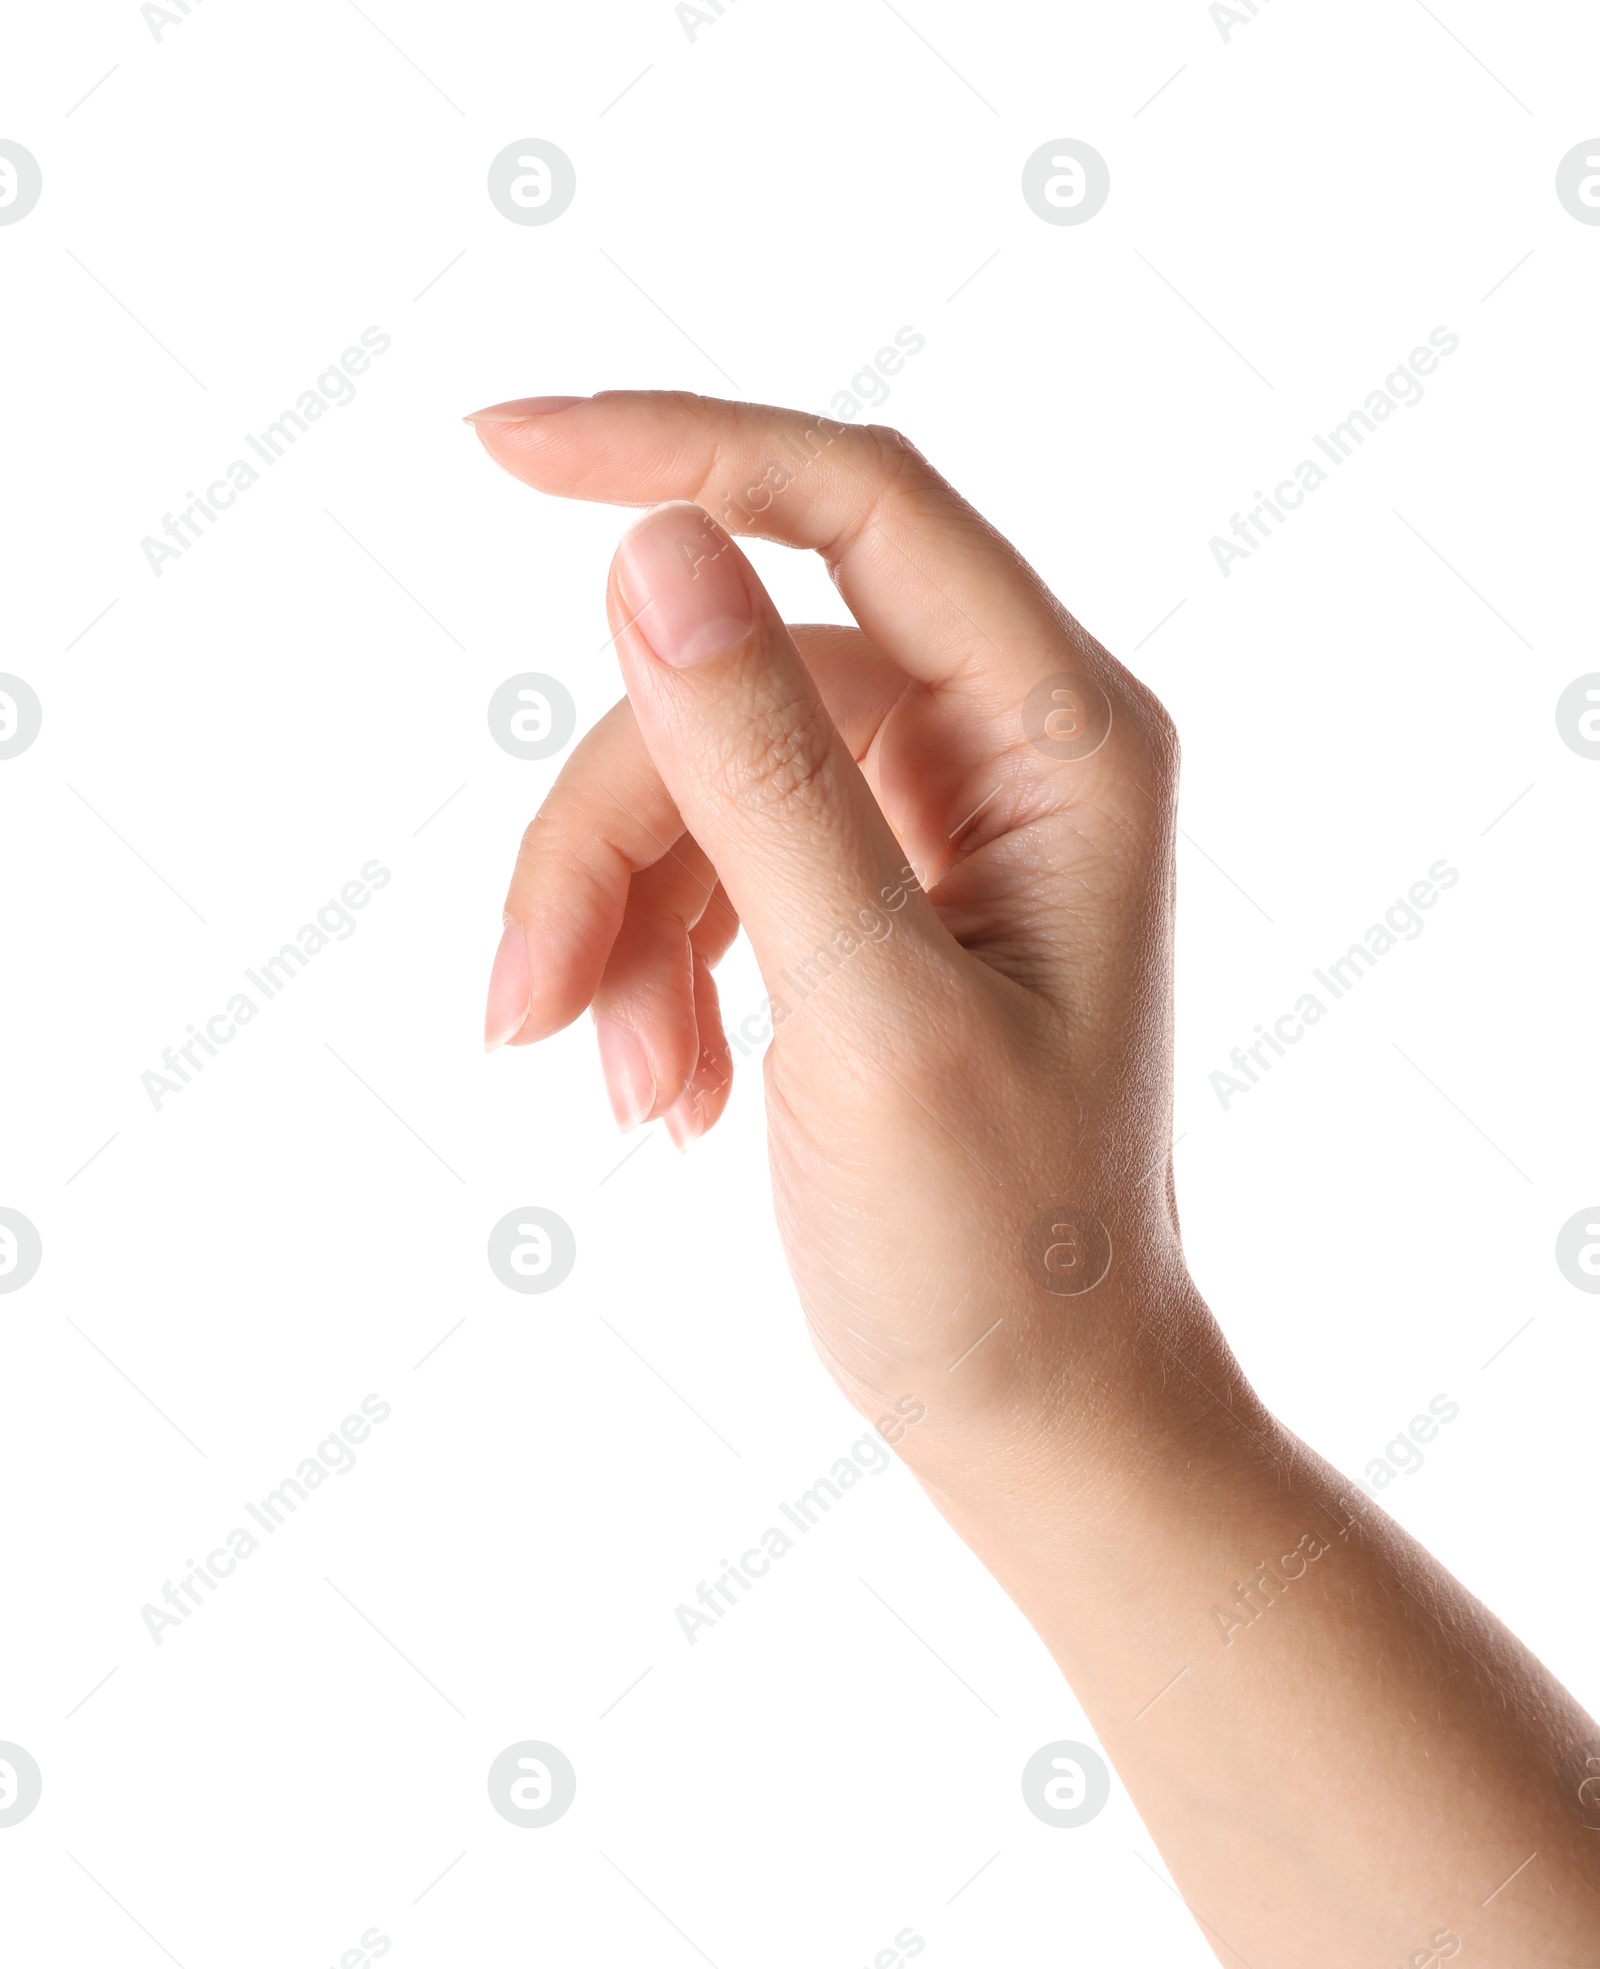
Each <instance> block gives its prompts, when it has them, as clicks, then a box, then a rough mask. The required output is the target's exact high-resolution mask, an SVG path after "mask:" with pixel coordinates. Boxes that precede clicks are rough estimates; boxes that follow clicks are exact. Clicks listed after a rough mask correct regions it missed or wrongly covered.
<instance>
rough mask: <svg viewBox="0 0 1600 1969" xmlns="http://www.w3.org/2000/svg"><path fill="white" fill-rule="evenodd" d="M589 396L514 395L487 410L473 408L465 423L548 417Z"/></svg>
mask: <svg viewBox="0 0 1600 1969" xmlns="http://www.w3.org/2000/svg"><path fill="white" fill-rule="evenodd" d="M588 401H589V399H588V398H587V397H513V398H512V400H511V402H510V403H491V404H490V405H489V407H488V409H487V410H473V411H469V412H468V414H467V415H466V416H465V417H463V418H462V420H461V421H462V423H463V424H521V423H523V422H524V421H525V420H526V419H528V418H530V417H548V416H549V415H550V413H551V412H552V411H553V410H570V409H571V407H572V406H573V404H575V403H587V402H588Z"/></svg>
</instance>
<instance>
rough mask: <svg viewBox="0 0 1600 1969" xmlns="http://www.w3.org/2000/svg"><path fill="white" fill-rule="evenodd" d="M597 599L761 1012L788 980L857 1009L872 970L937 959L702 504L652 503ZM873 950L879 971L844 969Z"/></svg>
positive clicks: (833, 740) (940, 934)
mask: <svg viewBox="0 0 1600 1969" xmlns="http://www.w3.org/2000/svg"><path fill="white" fill-rule="evenodd" d="M608 604H609V607H610V611H611V620H612V624H613V627H614V628H616V630H617V637H616V641H617V650H618V655H619V657H620V659H621V663H622V672H623V680H624V682H625V683H626V685H627V690H628V696H629V698H630V699H631V701H632V704H633V708H634V715H635V717H636V718H637V719H638V722H639V728H640V731H641V732H642V734H643V736H644V741H645V744H646V745H647V746H648V748H649V750H650V754H651V757H652V758H653V759H654V761H655V764H656V768H657V770H658V771H659V772H660V774H661V777H662V778H663V780H665V782H666V784H667V786H668V788H669V789H670V791H671V793H672V796H673V799H674V800H675V802H676V804H677V807H678V811H679V812H680V813H681V814H682V816H683V820H684V825H685V826H686V827H687V828H688V829H689V831H690V833H691V834H692V835H693V836H694V837H695V839H696V840H697V841H698V842H699V843H700V845H701V846H702V847H703V848H704V849H705V850H706V852H707V854H708V855H709V856H710V857H711V860H712V862H713V863H714V864H715V866H716V869H717V872H718V874H719V875H720V876H721V878H722V882H723V885H724V887H725V888H726V889H727V891H728V894H729V897H730V898H731V900H732V902H733V905H734V907H735V909H736V910H737V911H738V913H739V918H740V921H741V922H742V923H743V924H744V925H745V927H746V929H747V930H748V931H749V934H750V941H751V943H752V944H753V945H754V947H755V953H756V958H757V960H758V962H759V963H760V965H761V969H762V973H763V976H764V977H765V979H766V981H767V988H768V990H769V992H771V993H772V994H773V996H774V999H776V998H777V996H778V995H779V992H780V990H781V989H782V987H780V985H779V984H778V980H779V979H780V978H782V977H784V976H785V975H787V980H788V985H789V990H788V991H787V992H786V993H785V996H787V997H790V998H792V997H794V995H795V994H798V995H799V996H806V995H808V994H809V991H810V990H811V989H812V988H814V986H815V985H816V984H819V983H821V982H822V981H823V980H824V979H825V978H830V977H832V976H834V975H835V974H841V976H840V981H841V983H844V982H846V977H845V975H842V974H847V975H848V984H849V989H850V995H851V997H852V999H855V998H858V997H859V995H860V992H861V990H862V988H863V987H867V986H868V980H869V979H876V980H880V981H881V980H882V979H883V977H884V971H883V966H884V964H885V963H887V964H889V965H890V966H892V968H893V970H894V971H895V972H899V973H904V972H905V971H906V970H907V969H908V968H910V967H914V966H917V965H918V964H919V961H925V960H926V959H927V957H928V956H929V955H930V947H931V946H933V945H934V944H940V945H945V946H948V944H949V938H948V935H947V933H946V932H945V930H944V929H943V927H942V925H941V924H940V923H939V921H938V918H937V917H936V915H935V914H934V911H933V909H932V906H931V905H930V904H929V902H928V900H927V898H926V897H925V896H924V895H923V894H922V892H921V890H920V888H919V887H918V886H917V883H916V878H915V876H914V874H913V873H912V871H911V870H910V869H909V867H908V865H907V862H906V857H905V853H904V851H903V850H902V848H901V847H900V845H899V843H898V842H897V841H896V840H895V838H894V835H893V833H892V832H891V830H890V828H889V825H888V822H887V821H886V820H885V819H884V817H883V814H882V812H881V810H880V809H879V807H878V804H877V802H876V800H875V799H874V798H873V796H872V792H871V790H870V788H869V787H868V786H867V783H866V781H865V780H864V779H863V778H862V776H861V771H860V768H859V767H858V766H857V765H856V762H855V759H854V758H853V757H852V756H851V753H850V750H849V747H848V746H847V745H846V744H845V742H844V740H843V739H842V738H841V737H840V735H839V733H838V731H837V730H836V728H835V727H834V724H833V722H832V720H831V719H830V718H829V716H828V713H827V710H826V709H825V707H824V705H823V703H822V699H821V697H820V696H819V695H818V692H817V688H816V686H815V684H814V683H813V682H812V679H811V675H810V673H809V671H808V670H807V669H806V666H805V664H804V662H803V661H802V660H801V657H800V654H799V652H798V650H797V649H796V647H795V644H794V639H793V638H792V637H791V636H790V634H789V631H788V630H787V628H785V626H784V623H783V620H782V618H781V616H780V615H779V614H778V611H777V609H776V607H775V606H774V605H773V602H772V599H771V597H770V596H769V595H768V594H767V591H766V589H765V588H764V587H763V586H762V584H761V581H760V578H759V577H758V575H757V574H756V572H755V569H754V568H753V567H751V565H750V563H749V562H748V561H747V560H746V559H745V557H744V555H743V554H742V553H741V552H740V550H739V549H738V547H736V546H735V545H734V543H733V541H732V540H731V539H730V538H729V537H728V535H727V534H726V533H725V532H724V531H723V530H722V528H721V527H720V526H718V525H717V524H716V522H715V521H714V520H712V519H711V517H710V516H709V515H708V514H707V513H705V512H704V511H703V510H702V509H701V508H700V507H698V506H693V505H687V504H676V503H675V504H672V505H667V506H658V507H657V508H656V509H655V510H654V511H653V512H651V513H649V514H647V515H646V516H645V518H644V519H642V520H641V521H639V523H638V524H637V525H636V526H634V527H633V528H632V529H631V530H630V531H629V532H628V533H627V534H626V535H625V536H624V537H623V539H622V541H621V543H620V545H619V546H618V549H617V554H616V558H615V560H614V561H613V563H612V575H611V586H610V593H609V596H608ZM891 932H892V933H893V934H892V935H891ZM869 946H876V949H874V950H873V953H872V955H873V958H874V962H873V963H871V964H870V965H866V964H863V963H861V962H859V961H856V960H858V959H859V958H860V956H861V954H862V952H863V951H865V950H866V949H868V947H869ZM797 967H798V969H797ZM904 981H905V980H904V979H903V977H902V980H901V982H902V983H903V982H904ZM868 988H870V987H868Z"/></svg>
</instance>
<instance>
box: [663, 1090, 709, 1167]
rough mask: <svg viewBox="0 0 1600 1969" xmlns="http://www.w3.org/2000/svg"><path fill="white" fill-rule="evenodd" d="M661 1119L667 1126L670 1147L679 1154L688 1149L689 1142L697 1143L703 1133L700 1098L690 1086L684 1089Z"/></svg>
mask: <svg viewBox="0 0 1600 1969" xmlns="http://www.w3.org/2000/svg"><path fill="white" fill-rule="evenodd" d="M661 1118H662V1120H663V1121H665V1123H666V1124H667V1133H668V1134H669V1135H670V1136H671V1137H672V1146H673V1147H674V1148H675V1149H677V1150H679V1151H680V1152H681V1151H682V1150H684V1149H686V1148H688V1146H689V1144H690V1143H691V1142H697V1141H699V1139H700V1137H701V1136H702V1135H703V1134H704V1133H705V1128H706V1117H705V1110H704V1109H703V1108H702V1107H701V1105H700V1096H699V1095H698V1094H697V1093H696V1092H695V1090H694V1088H693V1087H692V1086H689V1087H686V1088H684V1090H683V1092H682V1093H681V1094H680V1095H679V1096H678V1098H677V1099H676V1100H675V1101H674V1102H673V1104H672V1106H671V1107H670V1108H668V1109H667V1111H666V1113H665V1114H664V1115H663V1116H662V1117H661Z"/></svg>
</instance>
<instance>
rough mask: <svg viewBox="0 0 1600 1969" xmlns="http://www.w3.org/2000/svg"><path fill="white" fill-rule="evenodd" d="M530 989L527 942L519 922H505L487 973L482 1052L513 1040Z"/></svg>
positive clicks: (524, 1016)
mask: <svg viewBox="0 0 1600 1969" xmlns="http://www.w3.org/2000/svg"><path fill="white" fill-rule="evenodd" d="M530 988H531V984H530V979H529V975H528V939H527V938H526V937H525V936H524V935H523V932H522V925H521V924H520V923H508V924H507V925H506V927H505V929H504V930H503V931H502V933H501V936H500V948H499V949H498V950H497V951H496V952H495V954H494V969H493V970H492V971H490V973H489V1003H488V1005H487V1006H486V1007H485V1009H484V1014H483V1050H484V1051H485V1052H486V1053H492V1052H494V1050H495V1049H496V1047H499V1046H504V1045H505V1043H506V1041H507V1040H508V1039H515V1037H516V1036H517V1034H518V1033H519V1032H520V1031H521V1030H522V1028H523V1026H524V1025H525V1024H526V1023H527V1018H528V1012H529V1003H528V993H529V990H530Z"/></svg>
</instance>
